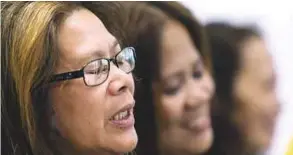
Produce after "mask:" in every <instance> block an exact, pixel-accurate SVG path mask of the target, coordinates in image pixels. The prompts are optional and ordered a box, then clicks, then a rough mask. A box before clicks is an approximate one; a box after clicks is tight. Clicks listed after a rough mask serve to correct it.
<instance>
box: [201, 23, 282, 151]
mask: <svg viewBox="0 0 293 155" xmlns="http://www.w3.org/2000/svg"><path fill="white" fill-rule="evenodd" d="M206 28H207V32H208V37H209V40H210V44H211V51H212V54H211V55H212V64H213V69H214V71H213V73H214V80H215V85H216V94H215V97H216V100H215V101H216V102H215V103H213V104H212V122H213V128H214V135H215V140H214V144H213V146H212V148H211V150H210V152H209V153H208V154H209V155H247V154H249V155H256V154H261V153H262V152H264V151H265V150H266V149H267V148H268V146H269V145H270V142H271V139H272V135H273V132H274V125H275V121H276V116H277V114H278V111H279V104H278V101H277V97H276V92H275V88H276V75H275V71H274V68H273V62H272V58H271V56H270V55H269V53H268V51H267V48H266V45H265V43H264V40H263V39H262V38H261V36H260V35H259V34H258V33H257V32H255V31H254V30H253V29H250V28H246V27H233V26H230V25H227V24H224V23H211V24H209V25H207V26H206Z"/></svg>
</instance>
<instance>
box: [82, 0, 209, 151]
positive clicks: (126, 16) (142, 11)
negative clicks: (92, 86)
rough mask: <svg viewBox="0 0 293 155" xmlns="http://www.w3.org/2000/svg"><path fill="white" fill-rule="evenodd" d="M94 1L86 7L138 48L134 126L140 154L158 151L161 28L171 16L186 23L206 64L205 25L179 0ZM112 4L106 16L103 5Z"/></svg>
mask: <svg viewBox="0 0 293 155" xmlns="http://www.w3.org/2000/svg"><path fill="white" fill-rule="evenodd" d="M100 3H102V2H92V4H89V5H87V6H86V7H87V8H88V9H89V10H91V11H92V12H94V13H95V14H96V15H97V16H98V17H99V18H101V20H102V21H103V22H104V24H105V26H106V27H107V28H108V30H109V31H110V33H112V34H113V35H114V36H115V37H116V38H117V39H119V40H120V41H121V44H122V45H124V46H133V47H134V48H135V49H136V55H137V61H136V67H135V70H134V75H135V76H136V77H137V78H138V80H137V82H136V92H135V100H136V106H135V119H136V123H135V128H136V131H137V134H138V145H137V149H136V152H137V154H138V155H157V154H159V149H158V148H159V146H158V145H159V144H158V135H157V134H158V133H157V130H158V125H157V123H158V120H159V119H158V117H159V115H157V110H155V109H156V107H155V104H154V103H156V97H155V95H156V96H157V95H158V94H155V93H154V89H153V88H152V84H153V82H155V81H159V80H160V77H159V75H160V74H159V73H160V65H159V64H160V61H161V53H160V51H161V41H162V37H161V35H162V32H163V28H164V26H165V24H166V23H167V21H168V20H170V19H171V20H176V21H178V22H180V23H181V24H183V25H184V26H185V27H186V29H187V30H188V32H189V33H190V36H191V37H192V39H193V42H194V44H195V45H196V47H197V48H198V49H199V51H200V54H201V56H202V57H203V59H204V62H205V63H206V65H207V66H210V65H209V54H208V50H207V48H208V46H207V45H206V43H207V41H206V40H205V34H204V31H203V30H202V26H201V25H200V24H199V23H198V22H197V21H196V20H195V19H194V17H193V15H192V14H191V12H190V11H189V10H188V9H186V8H185V7H184V6H183V5H181V4H180V3H178V2H108V3H102V4H101V5H100ZM106 7H107V8H112V11H110V12H108V14H106V13H105V14H104V16H100V15H99V14H100V12H104V9H103V8H106ZM156 116H157V117H156Z"/></svg>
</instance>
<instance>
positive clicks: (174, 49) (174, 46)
mask: <svg viewBox="0 0 293 155" xmlns="http://www.w3.org/2000/svg"><path fill="white" fill-rule="evenodd" d="M199 57H200V55H199V52H198V50H197V48H196V47H195V45H194V43H193V41H192V39H191V37H190V35H189V33H188V31H187V29H186V28H185V27H184V26H183V25H182V24H180V23H178V22H175V21H170V22H168V23H167V24H166V26H165V27H164V32H163V37H162V67H163V71H164V68H170V69H171V68H173V69H176V68H182V66H186V65H189V64H192V63H194V62H195V61H196V60H197V59H198V58H199ZM173 69H172V70H173Z"/></svg>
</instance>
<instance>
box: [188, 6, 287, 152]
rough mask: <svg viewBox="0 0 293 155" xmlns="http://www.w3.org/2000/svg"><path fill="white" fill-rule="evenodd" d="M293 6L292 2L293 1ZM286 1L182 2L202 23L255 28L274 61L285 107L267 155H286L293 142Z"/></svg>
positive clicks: (283, 106) (280, 95)
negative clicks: (261, 34)
mask: <svg viewBox="0 0 293 155" xmlns="http://www.w3.org/2000/svg"><path fill="white" fill-rule="evenodd" d="M292 2H293V1H292ZM292 2H290V1H285V0H271V1H269V0H189V1H182V3H183V4H185V5H186V6H187V7H188V8H190V9H191V10H192V11H193V13H194V15H195V16H196V17H197V18H198V19H199V20H200V21H201V22H202V23H203V24H206V23H208V22H211V21H219V20H220V21H227V22H229V23H232V24H236V25H238V24H239V25H242V24H255V25H257V26H258V27H259V28H260V30H261V32H262V33H263V36H264V39H265V40H266V42H267V46H268V47H269V52H271V54H272V55H273V57H274V62H275V67H276V71H277V75H278V87H277V93H278V97H279V99H280V101H281V104H282V111H281V114H280V116H279V118H278V122H277V126H276V133H275V135H274V139H273V142H272V145H271V147H270V149H269V150H268V152H267V154H268V155H284V154H285V152H286V151H287V149H288V143H289V141H290V138H291V139H292V138H293V4H290V3H292Z"/></svg>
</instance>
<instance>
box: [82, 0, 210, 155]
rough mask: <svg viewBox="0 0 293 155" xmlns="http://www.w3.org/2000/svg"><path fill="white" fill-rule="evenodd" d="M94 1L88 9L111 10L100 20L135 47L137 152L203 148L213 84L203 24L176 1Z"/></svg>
mask: <svg viewBox="0 0 293 155" xmlns="http://www.w3.org/2000/svg"><path fill="white" fill-rule="evenodd" d="M93 3H94V4H92V5H89V6H87V7H89V9H90V10H92V11H93V12H94V13H97V14H98V13H99V12H101V11H102V12H104V10H103V8H108V6H109V7H111V8H112V10H110V11H109V12H108V13H107V14H105V16H101V19H104V21H105V25H106V26H107V27H108V28H109V31H110V32H113V34H114V35H115V36H117V38H122V40H123V43H125V44H126V46H127V45H131V46H134V47H135V49H136V50H137V60H138V63H137V65H136V69H135V70H134V74H135V76H137V77H138V79H139V80H138V85H137V89H136V95H135V97H136V100H137V102H138V103H139V104H138V105H137V106H136V109H135V117H136V126H135V128H136V130H137V133H138V137H139V141H138V146H137V150H136V152H137V154H138V155H158V154H163V155H179V154H180V155H188V154H193V155H196V154H202V153H204V152H205V151H207V150H208V149H209V147H210V146H211V143H212V139H213V134H212V128H211V125H210V114H209V104H210V100H211V97H212V95H213V92H214V87H213V81H212V79H211V76H210V73H209V70H210V68H209V65H210V64H209V54H208V51H207V49H206V46H205V44H206V40H205V37H204V34H203V31H202V27H201V25H200V24H199V23H198V22H197V21H196V20H195V19H194V18H193V16H192V14H191V13H190V12H189V11H188V10H187V9H186V8H184V7H183V6H182V5H180V4H179V3H177V2H149V3H151V4H146V3H143V2H121V4H120V5H122V6H123V7H119V6H116V7H115V5H114V4H113V3H112V2H109V3H108V5H106V4H107V3H106V4H105V3H104V6H103V7H102V6H101V5H99V2H93ZM113 21H115V22H114V23H113ZM115 24H116V25H115Z"/></svg>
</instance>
